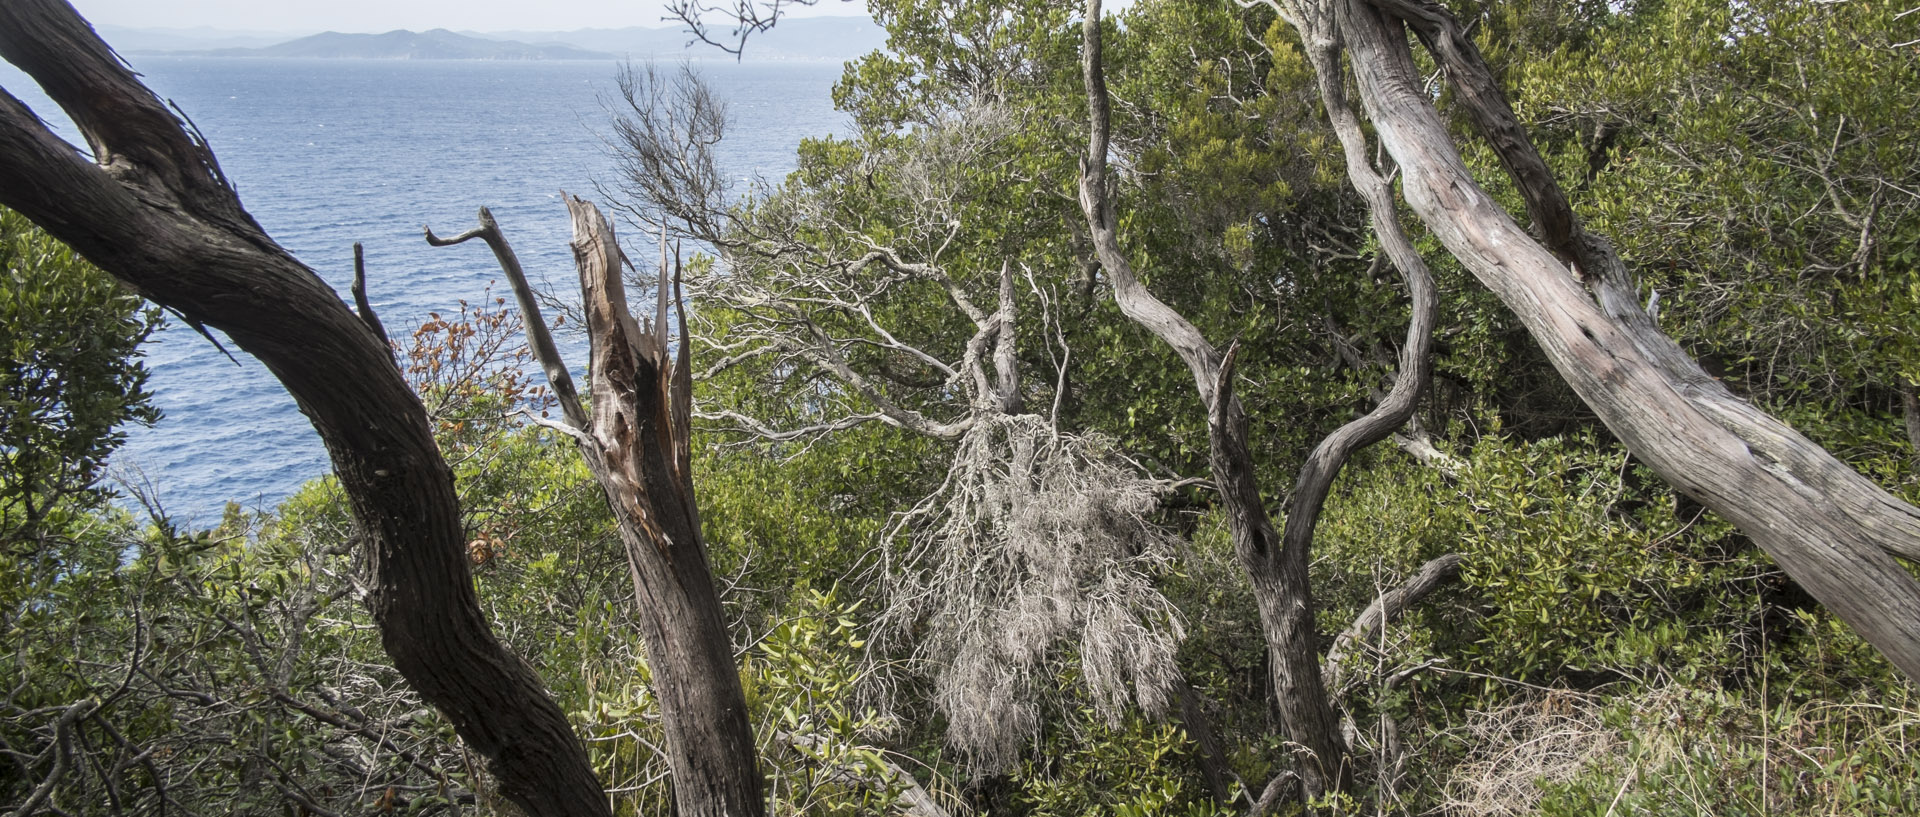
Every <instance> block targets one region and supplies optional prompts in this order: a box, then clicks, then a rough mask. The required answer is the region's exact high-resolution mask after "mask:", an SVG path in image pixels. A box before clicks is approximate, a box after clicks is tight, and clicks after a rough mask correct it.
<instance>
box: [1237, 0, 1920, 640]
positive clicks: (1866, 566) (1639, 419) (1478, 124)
mask: <svg viewBox="0 0 1920 817" xmlns="http://www.w3.org/2000/svg"><path fill="white" fill-rule="evenodd" d="M1269 4H1270V5H1273V6H1274V7H1275V8H1276V9H1277V10H1278V11H1279V12H1280V14H1281V16H1282V17H1283V18H1285V19H1286V21H1287V22H1288V23H1289V24H1290V25H1291V26H1292V27H1293V28H1294V29H1295V31H1296V32H1298V34H1299V36H1300V40H1301V42H1302V44H1303V46H1304V48H1305V49H1306V51H1307V53H1308V56H1309V59H1310V60H1311V61H1312V62H1313V64H1314V66H1315V68H1316V71H1318V72H1319V73H1320V74H1321V76H1322V80H1321V88H1322V95H1323V98H1324V100H1325V102H1326V104H1327V106H1328V108H1329V112H1330V115H1333V116H1335V117H1339V116H1343V115H1344V114H1343V113H1335V112H1334V111H1335V109H1344V108H1346V103H1345V100H1344V98H1343V96H1344V94H1343V92H1342V91H1341V89H1344V88H1345V83H1346V81H1347V79H1346V75H1345V73H1344V72H1343V71H1342V68H1341V66H1342V65H1343V63H1342V61H1341V56H1342V55H1343V54H1344V55H1346V56H1347V57H1349V58H1350V60H1349V64H1350V70H1351V71H1352V75H1353V78H1354V80H1355V81H1356V82H1357V85H1358V88H1359V92H1360V102H1361V105H1362V107H1363V109H1364V110H1365V111H1366V113H1367V116H1368V119H1369V120H1371V121H1372V123H1373V125H1374V128H1375V132H1376V134H1377V138H1378V139H1379V144H1380V146H1381V148H1382V149H1384V150H1385V151H1386V153H1387V154H1388V155H1390V156H1392V157H1393V159H1394V162H1395V164H1396V165H1397V166H1398V168H1399V170H1400V173H1401V176H1402V179H1403V181H1402V191H1403V196H1404V197H1405V200H1406V203H1407V204H1408V205H1409V206H1410V207H1411V208H1412V210H1413V211H1414V213H1415V214H1417V215H1418V217H1419V218H1420V220H1421V222H1422V223H1423V224H1424V225H1425V226H1426V227H1427V229H1428V230H1430V231H1431V232H1432V233H1433V234H1434V235H1435V236H1436V237H1437V238H1439V240H1440V241H1441V242H1442V243H1443V244H1444V245H1445V246H1446V248H1447V249H1448V251H1449V252H1450V253H1452V254H1453V256H1454V257H1455V258H1457V259H1458V260H1459V261H1460V262H1461V263H1462V264H1463V265H1465V266H1466V267H1467V269H1468V270H1469V271H1471V272H1472V273H1473V274H1474V275H1475V276H1476V277H1478V278H1479V279H1480V281H1481V282H1482V283H1483V284H1485V285H1486V286H1487V287H1488V288H1489V289H1491V290H1493V291H1494V292H1495V293H1496V294H1497V295H1498V296H1499V297H1500V299H1501V300H1502V301H1503V302H1504V303H1505V304H1506V305H1507V307H1508V308H1509V309H1511V310H1512V311H1513V312H1514V314H1515V315H1516V316H1518V317H1519V319H1520V320H1521V321H1522V322H1523V323H1524V324H1525V325H1526V326H1527V329H1528V331H1529V332H1530V333H1532V335H1533V337H1534V339H1535V340H1536V341H1537V342H1538V343H1539V344H1540V345H1541V347H1542V348H1543V349H1544V350H1545V352H1546V353H1547V356H1548V359H1549V360H1550V361H1551V362H1552V363H1553V366H1554V368H1555V369H1556V370H1557V371H1559V373H1560V375H1561V377H1563V378H1565V379H1566V381H1567V382H1568V384H1569V385H1571V386H1572V387H1573V389H1574V391H1575V392H1576V393H1577V394H1579V395H1580V397H1581V399H1582V400H1583V401H1584V402H1585V403H1586V405H1587V406H1589V407H1590V408H1592V409H1593V410H1594V411H1595V412H1596V413H1597V414H1598V415H1599V416H1600V418H1601V420H1602V421H1603V422H1604V423H1606V425H1607V427H1608V428H1609V429H1611V430H1612V431H1613V433H1614V434H1615V435H1616V436H1618V437H1619V438H1620V439H1621V440H1622V441H1623V442H1624V443H1625V444H1626V445H1627V447H1628V448H1629V450H1631V451H1632V452H1633V453H1634V455H1635V456H1636V457H1638V458H1640V459H1642V460H1643V461H1645V462H1646V463H1647V464H1648V465H1650V466H1651V467H1652V468H1653V469H1654V470H1655V471H1657V472H1658V473H1659V474H1660V475H1661V476H1662V477H1664V478H1665V479H1666V480H1667V481H1668V482H1670V483H1671V484H1673V486H1674V487H1675V488H1677V489H1678V490H1680V491H1681V492H1683V493H1685V494H1687V495H1688V496H1690V497H1692V498H1694V499H1695V500H1697V501H1699V502H1700V503H1701V504H1703V505H1705V506H1707V507H1709V508H1711V509H1713V510H1714V511H1716V512H1718V513H1720V514H1721V515H1723V516H1725V517H1726V518H1727V519H1729V520H1730V521H1732V522H1733V523H1734V524H1735V525H1736V526H1738V527H1739V528H1740V529H1741V530H1743V531H1745V532H1746V533H1747V534H1748V535H1749V536H1751V537H1753V539H1754V540H1755V541H1756V542H1758V543H1759V544H1760V545H1761V547H1763V548H1764V549H1765V550H1766V551H1767V552H1768V553H1769V554H1771V555H1772V556H1773V557H1774V559H1775V560H1776V561H1778V562H1779V563H1780V565H1781V566H1782V567H1783V568H1785V569H1786V570H1787V572H1788V574H1789V575H1791V576H1793V578H1794V579H1795V580H1796V581H1798V582H1799V583H1800V584H1801V585H1802V586H1803V587H1805V588H1806V589H1807V590H1808V591H1809V592H1810V593H1812V594H1813V595H1814V597H1815V598H1818V599H1819V600H1820V601H1821V602H1822V603H1823V604H1826V605H1827V606H1828V607H1830V608H1831V609H1833V610H1834V611H1835V612H1836V613H1838V614H1839V615H1840V617H1841V618H1843V619H1844V620H1846V621H1847V622H1848V623H1849V624H1850V625H1852V626H1853V627H1854V628H1855V629H1856V630H1858V631H1859V632H1860V633H1861V635H1862V636H1864V637H1865V638H1866V639H1867V640H1868V641H1869V642H1871V643H1872V644H1873V645H1874V646H1875V647H1876V648H1878V649H1879V650H1880V651H1881V653H1882V654H1884V655H1886V657H1887V658H1888V660H1890V661H1891V662H1893V664H1894V665H1895V666H1897V667H1899V668H1900V669H1901V670H1902V671H1903V672H1905V673H1906V674H1907V675H1908V676H1909V677H1914V678H1920V582H1916V581H1915V580H1914V578H1913V577H1912V576H1911V575H1910V574H1909V573H1908V572H1907V571H1906V570H1905V569H1904V568H1903V567H1902V566H1901V565H1900V564H1899V563H1898V562H1896V561H1895V560H1894V558H1893V557H1894V556H1895V555H1898V556H1901V557H1904V558H1908V559H1914V558H1920V509H1916V508H1914V507H1913V506H1911V505H1908V504H1906V503H1904V502H1901V501H1899V500H1898V499H1896V498H1894V497H1892V496H1890V495H1888V494H1887V492H1886V491H1884V490H1883V489H1881V488H1880V487H1879V486H1877V485H1875V484H1874V483H1873V482H1871V481H1870V480H1868V479H1866V478H1865V477H1862V476H1861V475H1860V474H1859V473H1857V472H1855V471H1853V470H1852V469H1850V468H1848V467H1847V466H1846V465H1844V464H1842V463H1841V462H1839V461H1838V460H1836V459H1834V457H1833V456H1832V455H1831V454H1829V453H1828V452H1826V451H1825V450H1824V449H1821V448H1820V447H1819V446H1818V445H1815V444H1814V443H1813V442H1811V441H1809V440H1807V439H1806V438H1805V437H1804V436H1801V435H1800V434H1799V433H1798V432H1796V431H1795V430H1793V429H1792V428H1791V427H1789V426H1787V425H1786V424H1784V423H1782V422H1780V421H1779V420H1777V419H1775V418H1773V417H1772V416H1770V415H1768V414H1766V413H1765V412H1762V411H1760V410H1759V409H1757V408H1755V407H1754V406H1753V405H1751V404H1749V403H1747V402H1746V401H1744V400H1741V399H1740V398H1739V397H1737V396H1735V395H1734V394H1733V393H1732V392H1731V391H1729V390H1728V389H1727V388H1726V387H1725V386H1724V385H1723V384H1721V383H1720V382H1719V381H1717V380H1715V379H1714V378H1713V377H1711V376H1709V375H1708V374H1707V373H1706V372H1704V371H1702V370H1701V368H1700V366H1699V364H1698V363H1697V362H1696V361H1695V360H1694V359H1693V358H1692V357H1691V356H1689V355H1688V354H1687V353H1686V352H1685V351H1684V350H1682V349H1681V348H1680V347H1679V346H1678V345H1677V344H1675V343H1674V342H1673V341H1672V340H1671V339H1670V338H1669V337H1668V336H1667V335H1666V334H1664V333H1663V332H1661V330H1660V329H1659V327H1658V326H1657V325H1656V324H1655V323H1654V320H1653V318H1652V316H1650V315H1649V314H1648V312H1647V310H1646V308H1645V307H1643V306H1642V299H1641V297H1640V293H1639V290H1638V289H1637V287H1636V285H1635V283H1634V280H1633V277H1632V275H1631V273H1630V272H1629V271H1628V269H1627V267H1626V265H1625V264H1624V263H1622V262H1621V260H1620V258H1619V256H1618V255H1617V254H1616V253H1615V252H1614V250H1613V248H1612V246H1611V245H1610V244H1609V243H1608V242H1607V241H1605V240H1604V239H1603V238H1601V237H1599V236H1597V235H1594V234H1592V233H1589V232H1587V231H1586V230H1585V229H1584V228H1583V227H1582V226H1581V222H1580V220H1579V219H1578V218H1577V217H1576V216H1575V215H1574V213H1573V210H1572V208H1571V207H1570V206H1569V204H1568V199H1567V196H1566V194H1565V192H1564V191H1563V190H1562V189H1561V187H1560V185H1559V182H1558V181H1557V180H1556V178H1555V177H1554V175H1553V174H1552V172H1551V171H1550V170H1549V168H1548V167H1547V165H1546V163H1545V162H1544V161H1543V160H1542V159H1541V157H1540V154H1539V153H1538V151H1537V150H1536V149H1535V147H1534V145H1533V143H1532V142H1531V141H1530V140H1529V139H1528V137H1527V134H1526V132H1525V130H1524V129H1523V128H1522V127H1521V125H1520V123H1519V121H1518V119H1517V117H1515V116H1514V114H1513V111H1512V109H1511V108H1510V106H1509V104H1508V102H1507V100H1506V97H1505V95H1504V93H1503V92H1502V90H1501V88H1500V86H1499V85H1498V83H1497V82H1496V81H1495V80H1494V77H1493V75H1492V73H1491V71H1490V70H1489V69H1488V67H1487V65H1486V62H1485V61H1484V59H1483V58H1482V57H1481V55H1480V53H1479V51H1478V49H1477V48H1476V47H1475V46H1474V44H1473V42H1472V41H1471V40H1469V39H1468V38H1467V36H1466V33H1465V29H1464V28H1463V27H1462V26H1461V25H1460V23H1459V21H1458V20H1457V19H1456V18H1455V17H1454V16H1453V14H1452V13H1451V12H1450V11H1448V10H1447V9H1446V8H1445V7H1444V6H1441V5H1440V4H1438V3H1435V2H1427V1H1426V0H1382V1H1381V2H1366V0H1351V1H1350V0H1327V2H1272V3H1269ZM1408 31H1411V32H1412V33H1413V34H1414V35H1415V36H1417V37H1418V39H1419V40H1420V42H1421V43H1422V44H1423V45H1424V46H1425V48H1426V49H1427V51H1428V52H1429V53H1430V54H1431V55H1432V56H1433V58H1434V60H1435V62H1436V63H1437V64H1438V65H1439V66H1440V67H1441V68H1443V69H1444V72H1445V76H1446V78H1447V80H1448V83H1449V86H1450V88H1451V90H1452V93H1453V95H1454V98H1455V99H1456V100H1457V102H1458V104H1459V105H1461V106H1462V108H1463V109H1464V110H1465V112H1466V114H1467V116H1468V118H1469V120H1470V121H1471V123H1472V125H1473V127H1474V129H1475V130H1476V131H1477V132H1478V133H1479V134H1480V136H1481V137H1482V138H1484V139H1486V140H1487V142H1488V144H1489V146H1490V147H1491V149H1492V150H1493V152H1494V154H1495V155H1496V156H1497V157H1498V158H1499V160H1500V163H1501V166H1502V167H1503V168H1504V169H1505V170H1506V173H1507V176H1508V177H1509V179H1510V180H1511V181H1512V183H1513V184H1514V186H1515V187H1516V188H1517V189H1518V191H1519V193H1520V195H1521V197H1522V198H1523V200H1524V202H1525V205H1526V210H1527V214H1528V216H1529V218H1530V219H1531V220H1532V222H1533V225H1534V231H1535V234H1529V233H1528V231H1527V230H1525V229H1523V228H1522V227H1520V225H1519V224H1518V223H1517V222H1515V221H1514V220H1513V218H1512V217H1511V216H1509V215H1508V214H1507V213H1506V212H1505V211H1504V210H1502V209H1500V208H1499V207H1498V206H1497V205H1496V204H1495V201H1496V200H1495V199H1494V198H1493V197H1492V196H1490V195H1488V194H1487V192H1486V191H1485V190H1484V189H1483V188H1482V187H1481V186H1480V184H1479V183H1478V182H1477V181H1476V180H1475V179H1474V178H1473V176H1472V174H1471V173H1470V172H1469V171H1468V168H1467V166H1466V164H1465V162H1464V161H1463V160H1462V159H1461V156H1460V153H1459V150H1458V149H1457V148H1456V147H1455V145H1454V143H1453V140H1452V137H1451V135H1450V133H1449V131H1448V129H1447V126H1446V124H1445V122H1444V121H1443V120H1442V119H1441V117H1440V115H1439V113H1438V111H1437V110H1436V109H1435V108H1434V105H1433V102H1432V100H1431V98H1430V97H1429V96H1428V95H1427V94H1426V93H1424V92H1423V90H1422V85H1421V80H1420V76H1419V75H1418V72H1417V70H1416V68H1415V65H1414V61H1413V55H1412V52H1411V51H1410V49H1409V47H1408V45H1407V38H1406V33H1407V32H1408Z"/></svg>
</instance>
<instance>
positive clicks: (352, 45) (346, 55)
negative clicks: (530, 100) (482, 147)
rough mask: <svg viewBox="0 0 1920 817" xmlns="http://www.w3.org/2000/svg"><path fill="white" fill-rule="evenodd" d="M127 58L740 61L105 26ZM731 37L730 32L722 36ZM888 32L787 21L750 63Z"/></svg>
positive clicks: (580, 44)
mask: <svg viewBox="0 0 1920 817" xmlns="http://www.w3.org/2000/svg"><path fill="white" fill-rule="evenodd" d="M100 33H101V35H102V36H104V37H105V38H106V40H107V42H108V43H111V44H112V45H113V46H114V47H115V48H117V49H119V50H120V51H121V52H123V53H127V54H165V55H173V56H211V57H287V58H308V59H415V60H613V59H668V60H681V59H689V60H700V59H733V57H732V55H730V54H726V53H725V52H722V51H721V50H719V49H717V48H714V47H712V46H709V45H707V44H705V43H691V44H690V43H689V42H688V40H689V39H691V35H689V34H687V33H686V32H685V31H683V30H681V29H678V28H641V27H637V26H636V27H630V28H617V29H604V28H589V29H581V30H578V31H491V32H476V31H461V32H453V31H448V30H446V29H443V28H436V29H434V30H432V31H424V32H413V31H404V30H402V31H389V32H387V33H385V34H342V33H339V32H332V31H329V32H326V33H324V34H314V35H312V36H307V37H298V38H292V35H289V34H284V33H274V32H258V31H222V30H218V29H208V28H198V29H132V28H120V27H115V26H101V27H100ZM723 33H724V32H723ZM886 39H887V38H886V31H885V30H883V29H881V28H880V27H879V26H877V25H875V24H874V23H873V21H872V20H870V19H868V18H866V17H806V18H797V19H787V20H782V21H780V24H779V25H778V26H776V27H775V28H774V29H772V30H771V31H766V32H762V33H760V34H756V35H754V37H753V38H752V39H751V40H750V41H749V42H748V43H747V52H746V57H747V59H748V60H751V61H764V60H800V61H810V62H811V61H831V62H844V61H846V60H851V59H855V58H857V57H860V56H862V55H864V54H867V53H868V52H871V51H873V50H875V49H877V48H880V47H882V46H884V45H885V44H886Z"/></svg>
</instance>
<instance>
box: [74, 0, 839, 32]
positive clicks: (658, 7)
mask: <svg viewBox="0 0 1920 817" xmlns="http://www.w3.org/2000/svg"><path fill="white" fill-rule="evenodd" d="M72 3H73V5H74V8H77V9H79V10H80V13H81V15H83V16H85V17H86V18H87V19H88V20H91V21H93V22H94V23H95V24H98V25H115V26H127V27H132V28H196V27H201V26H206V27H211V28H219V29H227V30H233V31H271V32H288V33H300V34H308V33H317V32H320V31H342V32H364V33H379V32H383V31H392V30H394V29H396V28H406V29H413V30H415V31H421V30H425V29H430V28H450V29H456V30H466V31H507V30H516V29H517V30H535V31H569V30H572V29H577V28H624V27H626V26H647V27H661V26H667V25H671V23H670V22H668V21H665V20H663V19H661V18H662V17H664V16H665V11H664V7H665V4H664V3H662V2H661V0H72ZM709 4H711V5H726V6H730V5H732V4H731V3H724V2H722V3H713V2H709ZM785 5H788V4H784V3H783V6H785ZM792 12H793V13H794V14H795V16H811V15H820V14H831V15H857V14H864V13H865V12H866V4H865V2H864V0H853V2H846V0H820V2H819V3H818V4H817V5H816V6H815V7H813V8H806V7H795V8H793V9H792ZM783 13H785V12H783Z"/></svg>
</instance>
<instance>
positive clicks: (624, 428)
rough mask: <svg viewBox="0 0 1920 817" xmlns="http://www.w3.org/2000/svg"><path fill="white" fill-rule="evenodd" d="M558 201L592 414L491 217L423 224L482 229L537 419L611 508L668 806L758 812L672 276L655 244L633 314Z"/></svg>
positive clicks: (756, 772)
mask: <svg viewBox="0 0 1920 817" xmlns="http://www.w3.org/2000/svg"><path fill="white" fill-rule="evenodd" d="M563 197H564V198H565V199H566V202H567V212H568V213H569V214H571V215H572V217H573V257H574V261H575V263H576V265H577V266H578V267H579V271H580V292H581V296H582V301H583V304H582V306H583V310H584V311H585V312H586V324H587V337H588V340H589V342H590V344H591V347H592V352H591V354H592V363H591V365H590V366H589V367H588V371H589V372H590V373H591V375H590V376H591V381H590V383H589V388H590V390H591V392H590V393H591V394H592V397H593V399H592V401H591V402H592V411H591V412H589V411H588V407H587V406H586V405H584V404H582V403H581V401H580V397H579V394H578V392H577V390H576V389H575V387H574V383H573V375H572V374H571V373H569V371H568V369H567V366H566V363H565V361H563V360H561V358H560V353H559V350H558V347H556V346H555V345H554V342H553V338H552V335H551V333H550V332H549V331H548V330H547V325H546V321H545V320H544V319H543V318H542V317H541V315H540V306H539V300H538V299H537V298H535V297H534V292H533V288H532V286H531V285H530V284H529V283H528V282H527V276H526V273H525V271H524V270H522V269H521V267H520V262H519V260H518V259H517V258H516V257H515V256H514V253H513V249H512V247H511V246H510V245H509V244H508V243H507V241H506V238H505V237H504V236H503V235H502V234H501V232H500V226H499V224H497V223H496V222H495V221H494V219H493V214H492V213H489V212H488V211H487V210H486V208H484V207H483V208H481V209H480V226H479V227H478V228H476V229H474V230H471V231H468V232H467V233H465V234H462V235H460V236H456V237H454V238H451V239H445V240H443V239H440V238H438V237H436V236H435V235H434V234H433V232H432V231H431V230H428V231H427V241H428V243H431V244H433V245H434V246H445V245H448V244H458V243H460V242H462V241H466V240H468V239H471V238H480V239H481V240H484V241H485V242H487V245H488V246H489V247H491V248H492V249H493V252H494V255H495V257H496V258H498V260H499V261H500V268H501V270H502V271H503V272H505V273H506V275H507V280H508V282H509V283H510V284H512V286H513V293H514V297H515V299H517V301H518V303H519V305H520V311H521V317H522V318H523V319H524V321H525V325H526V330H527V341H528V346H529V347H531V348H532V349H533V354H534V358H535V359H536V360H537V361H538V362H539V363H540V367H541V369H542V370H543V371H545V372H546V375H547V380H548V382H549V383H550V384H551V385H552V387H553V394H554V397H555V398H556V399H557V400H558V402H559V404H560V410H561V416H562V421H561V422H558V423H545V424H546V425H548V426H549V427H552V428H555V429H556V430H558V431H561V432H563V433H566V434H568V435H569V436H571V437H573V439H574V441H575V442H576V443H577V444H578V445H579V448H580V453H581V456H582V457H583V458H584V459H585V460H586V463H587V469H588V470H589V471H591V472H593V476H594V479H595V480H596V481H598V482H599V483H600V488H601V490H602V491H604V492H605V494H606V497H607V504H608V505H609V506H610V507H611V508H612V509H613V514H614V521H615V522H616V524H617V526H618V527H619V530H620V541H621V543H622V544H623V545H624V546H625V548H626V553H627V566H628V568H629V570H630V571H631V573H632V576H633V590H634V600H635V604H636V605H637V607H638V609H637V610H636V613H637V618H638V620H639V624H640V637H641V640H642V641H643V642H644V643H645V644H646V649H647V663H648V665H649V666H650V667H651V668H652V670H653V690H654V695H655V696H656V697H658V698H659V700H660V721H661V725H662V726H663V727H664V728H665V731H666V743H667V746H666V748H667V762H668V764H669V766H670V767H671V769H672V772H673V797H674V803H675V805H676V806H677V809H676V811H677V813H678V814H679V815H680V817H759V815H762V814H765V813H766V796H765V794H764V785H763V782H762V780H761V776H760V769H759V766H758V763H757V760H756V753H755V751H754V740H753V730H752V728H751V727H750V726H749V725H748V723H747V706H746V695H745V693H744V692H743V690H742V688H741V686H740V671H739V668H738V667H737V666H736V665H735V664H734V661H733V642H732V641H731V640H730V639H729V638H728V637H727V629H726V623H725V621H724V619H723V618H722V616H721V611H720V599H719V596H718V595H717V594H716V593H715V591H714V586H713V571H712V569H711V567H710V566H709V564H708V561H707V547H706V542H705V540H704V538H703V537H702V536H701V531H700V509H699V505H698V503H697V502H695V501H694V494H693V471H692V448H691V444H692V440H691V436H690V435H691V433H692V425H691V422H692V421H691V417H690V414H691V409H692V399H693V376H692V372H691V370H690V369H689V368H688V366H689V362H688V349H689V347H688V344H687V342H686V340H685V338H686V334H687V332H686V317H685V313H684V311H683V310H684V304H678V305H676V306H677V307H678V308H676V309H675V310H674V313H675V314H676V315H677V316H678V317H679V334H680V338H681V342H680V347H679V353H678V355H677V356H675V355H673V354H671V353H670V352H669V346H668V338H669V335H670V332H669V329H668V322H667V321H668V318H667V313H668V309H667V306H668V303H667V298H668V294H667V287H668V284H669V282H671V283H672V285H673V287H674V290H675V295H676V300H677V294H678V289H679V283H680V282H679V276H678V275H673V276H672V277H669V274H668V271H667V269H666V262H665V248H664V247H662V250H661V252H662V261H661V270H660V283H659V287H658V289H659V291H658V298H657V302H656V309H655V312H654V316H653V319H652V320H650V321H647V322H645V323H640V322H637V321H635V320H634V318H633V314H632V313H631V312H629V311H628V308H627V295H626V287H625V285H624V284H622V282H621V278H620V274H621V270H622V268H623V266H624V263H623V262H625V261H626V256H625V255H624V254H623V253H622V252H621V251H620V245H619V244H618V242H616V241H615V240H614V234H613V226H612V225H611V224H609V223H608V222H607V220H606V218H605V217H604V216H602V215H601V214H600V211H599V209H597V208H595V207H594V206H593V204H591V203H589V202H587V201H585V200H583V199H578V198H574V197H572V196H564V194H563Z"/></svg>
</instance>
